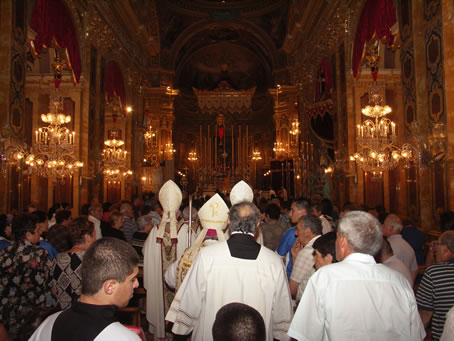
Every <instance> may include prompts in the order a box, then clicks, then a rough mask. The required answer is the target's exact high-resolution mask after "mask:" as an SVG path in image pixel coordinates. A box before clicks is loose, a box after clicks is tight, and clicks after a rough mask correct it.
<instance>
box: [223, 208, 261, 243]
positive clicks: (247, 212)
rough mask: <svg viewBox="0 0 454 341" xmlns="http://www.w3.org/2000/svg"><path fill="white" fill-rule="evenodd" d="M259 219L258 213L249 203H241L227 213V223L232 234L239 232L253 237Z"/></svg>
mask: <svg viewBox="0 0 454 341" xmlns="http://www.w3.org/2000/svg"><path fill="white" fill-rule="evenodd" d="M259 219H260V211H259V209H258V208H257V207H256V206H255V205H254V204H253V203H251V202H247V201H242V202H240V203H238V204H236V205H233V206H232V208H231V209H230V211H229V222H230V229H231V231H232V232H235V231H239V232H242V233H252V234H254V235H255V232H256V229H257V226H258V224H259Z"/></svg>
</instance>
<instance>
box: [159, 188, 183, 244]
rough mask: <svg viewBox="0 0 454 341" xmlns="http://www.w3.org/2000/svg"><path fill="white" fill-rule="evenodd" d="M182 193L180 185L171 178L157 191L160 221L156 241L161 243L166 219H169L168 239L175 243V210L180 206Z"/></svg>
mask: <svg viewBox="0 0 454 341" xmlns="http://www.w3.org/2000/svg"><path fill="white" fill-rule="evenodd" d="M182 199H183V195H182V193H181V190H180V187H178V185H177V184H176V183H175V182H173V181H172V180H169V181H167V182H166V183H165V184H164V185H163V186H162V187H161V190H160V191H159V202H160V203H161V206H162V210H163V211H164V213H163V214H162V219H161V223H160V224H159V228H158V233H157V234H156V242H158V243H162V239H163V238H164V231H165V227H166V224H167V221H168V220H170V239H171V240H172V243H177V242H178V238H177V217H176V211H178V209H179V208H180V205H181V200H182Z"/></svg>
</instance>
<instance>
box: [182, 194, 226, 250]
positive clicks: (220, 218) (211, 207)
mask: <svg viewBox="0 0 454 341" xmlns="http://www.w3.org/2000/svg"><path fill="white" fill-rule="evenodd" d="M198 216H199V221H200V224H201V225H202V228H203V229H202V232H200V234H199V236H198V237H197V239H196V240H195V241H194V243H193V244H192V245H191V250H192V252H193V253H194V252H195V254H194V256H195V255H196V254H197V252H198V250H199V249H200V247H201V246H202V243H203V241H204V239H205V236H206V234H207V232H208V230H216V234H217V237H218V241H224V240H225V236H224V231H223V230H224V228H225V227H226V226H227V222H228V219H229V208H228V207H227V205H226V203H225V202H224V200H223V199H222V198H221V196H220V195H219V194H217V193H216V194H215V195H214V196H212V197H211V198H210V200H208V201H207V202H206V203H205V204H204V205H203V206H202V207H201V208H200V209H199V212H198ZM210 232H211V231H210ZM190 253H191V252H190Z"/></svg>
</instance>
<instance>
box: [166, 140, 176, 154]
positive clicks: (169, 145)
mask: <svg viewBox="0 0 454 341" xmlns="http://www.w3.org/2000/svg"><path fill="white" fill-rule="evenodd" d="M175 152H176V150H175V149H174V148H173V143H172V142H170V143H166V148H165V149H164V153H167V154H169V155H173V153H175Z"/></svg>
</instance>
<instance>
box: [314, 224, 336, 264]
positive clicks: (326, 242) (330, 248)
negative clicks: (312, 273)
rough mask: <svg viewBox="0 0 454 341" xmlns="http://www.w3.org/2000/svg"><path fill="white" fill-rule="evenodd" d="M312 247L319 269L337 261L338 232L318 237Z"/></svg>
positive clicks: (315, 262)
mask: <svg viewBox="0 0 454 341" xmlns="http://www.w3.org/2000/svg"><path fill="white" fill-rule="evenodd" d="M312 247H313V249H314V252H313V254H312V255H313V256H314V266H315V268H316V269H317V270H318V269H320V268H321V267H322V266H324V265H328V264H331V263H335V262H336V232H328V233H326V234H324V235H323V236H321V237H320V238H317V240H316V241H315V242H314V244H313V245H312Z"/></svg>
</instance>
